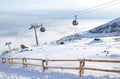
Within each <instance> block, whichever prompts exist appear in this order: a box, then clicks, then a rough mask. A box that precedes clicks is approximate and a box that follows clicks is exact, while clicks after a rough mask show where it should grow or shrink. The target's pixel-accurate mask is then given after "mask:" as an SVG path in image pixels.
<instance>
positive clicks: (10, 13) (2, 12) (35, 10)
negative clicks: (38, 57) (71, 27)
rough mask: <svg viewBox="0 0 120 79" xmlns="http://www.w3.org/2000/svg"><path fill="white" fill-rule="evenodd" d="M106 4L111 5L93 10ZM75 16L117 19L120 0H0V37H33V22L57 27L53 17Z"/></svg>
mask: <svg viewBox="0 0 120 79" xmlns="http://www.w3.org/2000/svg"><path fill="white" fill-rule="evenodd" d="M110 2H113V3H110ZM104 3H108V4H106V5H104V6H99V7H97V8H93V9H90V8H92V7H95V6H98V5H101V4H104ZM88 8H89V9H88ZM86 9H88V10H86ZM81 10H82V12H80V11H81ZM83 10H86V11H83ZM94 10H95V11H94ZM96 10H97V11H96ZM91 11H93V12H91ZM81 14H82V15H81ZM74 15H78V18H79V19H115V18H118V17H119V15H120V0H0V38H1V39H2V38H6V39H7V38H8V37H17V36H19V37H30V35H31V34H29V33H30V31H28V28H29V27H30V24H32V23H39V24H40V23H41V22H43V23H44V25H45V26H48V27H49V24H52V26H57V25H56V24H54V22H53V21H51V20H56V18H58V20H60V19H72V18H74ZM48 20H50V22H48V23H46V22H47V21H48ZM25 33H26V35H25ZM0 41H2V40H0Z"/></svg>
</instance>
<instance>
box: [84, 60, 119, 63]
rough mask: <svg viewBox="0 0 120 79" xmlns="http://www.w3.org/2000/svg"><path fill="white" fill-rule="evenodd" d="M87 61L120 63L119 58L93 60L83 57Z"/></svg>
mask: <svg viewBox="0 0 120 79" xmlns="http://www.w3.org/2000/svg"><path fill="white" fill-rule="evenodd" d="M85 61H88V62H107V63H120V60H93V59H85Z"/></svg>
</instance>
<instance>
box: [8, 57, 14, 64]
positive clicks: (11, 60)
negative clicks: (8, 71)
mask: <svg viewBox="0 0 120 79" xmlns="http://www.w3.org/2000/svg"><path fill="white" fill-rule="evenodd" d="M8 64H9V66H10V65H12V64H13V59H12V58H8Z"/></svg>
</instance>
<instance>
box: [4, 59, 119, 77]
mask: <svg viewBox="0 0 120 79" xmlns="http://www.w3.org/2000/svg"><path fill="white" fill-rule="evenodd" d="M28 61H37V62H41V63H35V64H33V63H30V62H28ZM49 62H78V63H79V67H60V66H59V67H58V66H50V65H48V64H49ZM87 62H93V63H94V62H101V63H103V62H104V63H119V64H120V60H92V59H81V60H52V59H36V58H2V63H3V64H4V63H8V64H9V65H13V64H21V65H23V68H26V67H28V66H38V67H42V69H43V72H44V71H45V70H47V69H49V68H52V69H73V70H79V75H80V76H82V74H84V70H94V71H104V72H112V73H119V74H120V70H108V69H98V68H88V67H85V63H87Z"/></svg>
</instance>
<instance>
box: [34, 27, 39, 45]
mask: <svg viewBox="0 0 120 79" xmlns="http://www.w3.org/2000/svg"><path fill="white" fill-rule="evenodd" d="M34 31H35V39H36V45H37V46H38V38H37V32H36V27H35V26H34Z"/></svg>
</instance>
